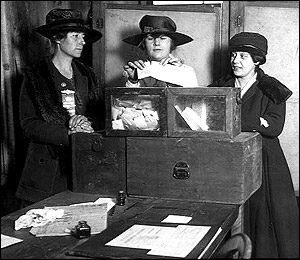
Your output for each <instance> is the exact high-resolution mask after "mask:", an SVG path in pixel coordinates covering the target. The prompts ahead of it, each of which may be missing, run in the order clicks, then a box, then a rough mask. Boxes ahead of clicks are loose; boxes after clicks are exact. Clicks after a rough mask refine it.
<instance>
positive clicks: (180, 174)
mask: <svg viewBox="0 0 300 260" xmlns="http://www.w3.org/2000/svg"><path fill="white" fill-rule="evenodd" d="M173 177H174V178H175V179H179V180H186V179H188V178H189V177H190V167H189V165H188V164H187V163H186V162H177V163H176V164H175V166H174V168H173Z"/></svg>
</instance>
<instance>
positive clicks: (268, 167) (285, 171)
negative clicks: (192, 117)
mask: <svg viewBox="0 0 300 260" xmlns="http://www.w3.org/2000/svg"><path fill="white" fill-rule="evenodd" d="M209 87H234V77H233V76H232V75H228V76H226V77H224V78H222V79H220V80H217V81H216V82H214V83H213V84H211V85H210V86H209ZM291 94H292V92H291V91H290V90H289V89H288V88H286V87H285V86H284V85H283V84H282V83H280V82H279V81H278V80H276V79H275V78H273V77H270V76H268V75H266V74H265V73H264V72H263V71H262V70H261V69H259V70H258V75H257V80H256V82H255V83H254V84H253V85H252V86H251V88H250V89H249V90H248V91H247V92H246V93H245V94H244V96H243V97H242V105H241V129H242V131H244V132H250V131H257V132H259V133H260V134H261V135H262V163H263V167H262V168H263V172H262V176H263V180H262V186H261V187H260V188H259V190H258V191H256V192H255V193H254V194H253V195H252V196H251V197H250V199H249V200H248V201H247V202H246V203H245V204H244V216H245V232H246V233H247V234H248V235H249V236H250V238H251V240H252V244H253V254H252V257H254V258H279V257H280V258H289V257H295V258H298V257H299V209H298V206H297V201H296V197H295V193H294V188H293V183H292V179H291V174H290V171H289V167H288V164H287V161H286V159H285V156H284V154H283V151H282V148H281V146H280V142H279V139H278V136H279V135H280V134H281V132H282V130H283V127H284V122H285V113H286V103H285V101H286V100H287V99H288V98H289V97H290V96H291ZM259 117H263V118H264V119H266V120H267V122H268V123H269V127H264V126H261V125H260V120H259Z"/></svg>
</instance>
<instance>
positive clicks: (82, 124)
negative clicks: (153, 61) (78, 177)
mask: <svg viewBox="0 0 300 260" xmlns="http://www.w3.org/2000/svg"><path fill="white" fill-rule="evenodd" d="M35 31H36V32H38V33H39V34H41V35H42V36H44V37H46V38H47V39H49V40H50V42H51V45H52V47H53V53H52V55H51V56H49V57H47V58H45V59H42V60H41V61H39V62H38V63H37V64H33V65H31V66H29V67H28V68H27V69H26V70H25V71H24V72H25V73H24V80H23V83H22V88H21V93H20V114H19V115H20V123H21V127H22V130H23V132H24V135H25V137H27V138H28V139H29V146H28V151H27V158H26V162H25V165H24V168H23V172H22V176H21V179H20V182H19V185H18V189H17V193H16V195H17V197H19V198H21V199H23V200H24V201H28V202H30V203H31V202H36V201H39V200H42V199H44V198H46V197H49V196H51V195H53V194H55V193H58V192H60V191H63V190H66V189H71V188H72V187H71V183H72V180H71V170H70V166H71V161H70V158H71V153H70V150H69V149H70V148H69V138H70V135H71V134H73V133H77V132H84V133H91V132H93V131H94V128H100V125H99V123H100V122H101V121H100V119H98V116H99V115H101V109H103V108H104V104H102V101H101V98H100V97H101V96H100V94H99V93H100V92H99V90H100V86H99V84H98V80H97V79H96V76H95V74H94V72H93V70H92V68H90V67H88V66H86V65H84V64H83V63H81V62H80V61H78V60H76V58H79V57H80V56H81V53H82V50H83V48H84V45H85V44H86V43H87V42H90V43H93V42H95V41H97V40H99V39H100V38H101V33H100V32H98V31H96V30H93V29H90V28H88V27H87V26H86V25H85V24H84V20H83V18H82V13H81V12H80V11H78V10H74V9H53V10H51V11H50V12H49V13H48V14H47V16H46V24H45V25H42V26H40V27H38V28H36V29H35ZM97 123H98V125H97Z"/></svg>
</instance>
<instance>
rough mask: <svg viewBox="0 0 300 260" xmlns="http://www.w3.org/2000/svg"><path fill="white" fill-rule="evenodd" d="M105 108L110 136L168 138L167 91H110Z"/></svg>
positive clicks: (142, 89)
mask: <svg viewBox="0 0 300 260" xmlns="http://www.w3.org/2000/svg"><path fill="white" fill-rule="evenodd" d="M105 105H106V116H105V129H106V135H107V136H166V135H167V99H166V94H165V88H156V87H154V88H126V87H118V88H106V89H105ZM153 115H154V116H153ZM147 116H148V117H150V118H151V120H155V121H151V122H155V123H154V124H152V123H148V122H149V121H148V118H147Z"/></svg>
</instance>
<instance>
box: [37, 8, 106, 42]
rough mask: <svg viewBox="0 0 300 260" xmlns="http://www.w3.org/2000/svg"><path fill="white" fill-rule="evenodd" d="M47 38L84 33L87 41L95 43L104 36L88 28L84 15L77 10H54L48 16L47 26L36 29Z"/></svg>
mask: <svg viewBox="0 0 300 260" xmlns="http://www.w3.org/2000/svg"><path fill="white" fill-rule="evenodd" d="M34 30H35V31H36V32H38V33H40V34H41V35H43V36H44V37H46V38H49V39H51V38H52V36H53V35H54V34H55V33H59V32H83V33H85V41H86V42H88V43H93V42H95V41H97V40H99V39H100V38H101V37H102V34H101V33H100V32H99V31H97V30H94V29H91V28H89V27H87V26H86V25H85V24H84V20H83V19H82V13H81V12H80V11H78V10H75V9H60V8H57V9H53V10H51V11H50V12H49V13H48V14H47V15H46V24H45V25H42V26H40V27H37V28H35V29H34Z"/></svg>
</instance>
